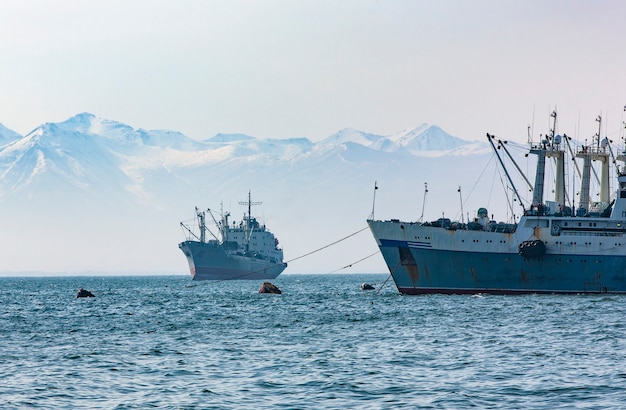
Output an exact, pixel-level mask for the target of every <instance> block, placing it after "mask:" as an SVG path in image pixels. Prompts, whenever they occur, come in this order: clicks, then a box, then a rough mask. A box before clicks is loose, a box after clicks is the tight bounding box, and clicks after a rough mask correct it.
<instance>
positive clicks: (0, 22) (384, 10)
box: [0, 0, 626, 142]
mask: <svg viewBox="0 0 626 410" xmlns="http://www.w3.org/2000/svg"><path fill="white" fill-rule="evenodd" d="M624 21H626V5H625V4H624V3H623V2H622V1H603V0H598V1H579V0H567V1H555V0H552V1H550V0H547V1H546V0H540V1H536V0H527V1H507V0H494V1H490V0H472V1H465V0H460V1H457V0H437V1H420V0H412V1H401V0H380V1H378V0H341V1H326V0H311V1H307V0H302V1H293V0H286V1H276V0H267V1H238V0H229V1H204V0H177V1H175V2H174V1H171V0H132V1H128V0H106V1H102V0H91V1H88V2H86V1H82V0H63V1H51V0H3V1H2V2H0V38H2V41H0V58H1V59H2V60H1V61H2V64H0V95H1V97H0V123H2V124H4V125H5V126H6V127H8V128H10V129H12V130H14V131H17V132H19V133H21V134H26V133H28V132H29V131H31V130H32V129H34V128H36V127H37V126H38V125H40V124H42V123H45V122H59V121H63V120H65V119H67V118H69V117H71V116H73V115H75V114H78V113H81V112H91V113H93V114H95V115H97V116H100V117H104V118H108V119H112V120H116V121H120V122H123V123H126V124H128V125H131V126H133V127H136V128H145V129H170V130H176V131H180V132H183V133H184V134H186V135H187V136H189V137H192V138H196V139H205V138H209V137H211V136H213V135H215V134H217V133H245V134H248V135H252V136H255V137H258V138H291V137H307V138H309V139H311V140H313V141H319V140H322V139H324V138H326V137H328V136H330V135H332V134H334V133H335V132H337V131H339V130H340V129H343V128H346V127H351V128H356V129H359V130H362V131H366V132H370V133H376V134H381V135H388V134H393V133H396V132H398V131H400V130H403V129H408V128H413V127H416V126H418V125H419V124H421V123H424V122H426V123H430V124H436V125H438V126H440V127H442V128H443V129H444V130H445V131H447V132H448V133H450V134H452V135H454V136H456V137H459V138H463V139H466V140H483V139H484V136H485V133H487V132H489V133H491V134H495V135H497V136H498V137H500V138H504V139H510V140H515V141H519V142H525V141H526V140H527V135H528V128H529V127H530V129H531V130H532V136H533V137H534V138H535V139H536V138H538V135H539V134H541V133H546V132H547V131H548V130H549V127H550V126H549V124H550V117H549V115H550V113H551V112H552V110H554V109H556V110H557V112H558V128H557V132H558V133H566V134H568V135H570V136H573V137H575V138H577V139H579V140H584V139H588V138H591V136H592V135H593V134H595V133H596V132H597V131H598V122H596V118H597V117H598V115H601V116H602V118H603V122H602V134H603V135H604V134H606V135H609V136H610V137H611V138H614V139H615V138H619V137H620V136H621V134H622V133H621V130H622V129H623V125H622V121H623V120H624V118H623V116H624V106H625V105H626V76H625V75H624V74H626V53H624V52H623V49H624V43H625V42H626V24H624Z"/></svg>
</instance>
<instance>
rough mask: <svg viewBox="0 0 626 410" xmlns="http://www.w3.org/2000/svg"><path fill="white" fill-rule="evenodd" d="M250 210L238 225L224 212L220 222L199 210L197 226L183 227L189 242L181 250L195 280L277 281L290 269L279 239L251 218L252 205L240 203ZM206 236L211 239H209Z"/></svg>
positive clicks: (180, 246)
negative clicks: (210, 222) (210, 226)
mask: <svg viewBox="0 0 626 410" xmlns="http://www.w3.org/2000/svg"><path fill="white" fill-rule="evenodd" d="M240 204H241V205H247V206H248V213H247V214H244V216H243V220H242V221H241V222H239V223H238V224H237V223H235V222H233V223H232V224H231V223H230V222H229V220H228V218H229V216H230V213H228V212H226V213H225V212H223V211H222V212H221V217H220V220H219V221H217V219H216V218H215V217H214V216H213V213H212V212H211V210H210V209H209V210H207V211H199V210H198V208H196V226H188V225H186V224H185V223H183V222H181V223H180V225H181V227H182V228H183V229H184V231H185V233H186V240H185V241H184V242H181V243H180V244H179V245H178V247H179V248H180V250H181V251H182V252H183V253H184V254H185V257H186V258H187V262H188V263H189V271H190V273H191V278H192V280H234V279H274V278H276V277H277V276H278V275H280V274H281V272H282V271H283V270H285V268H286V267H287V264H286V263H284V262H283V250H282V248H280V247H279V243H278V239H276V237H275V236H274V234H273V233H272V232H270V231H269V230H268V229H267V228H266V227H265V225H261V224H260V223H259V222H258V221H257V219H256V218H254V217H252V216H251V211H252V205H259V204H260V202H252V198H251V194H250V193H248V201H247V202H240ZM207 212H208V213H209V215H210V216H211V217H212V219H213V221H214V222H215V225H216V226H217V230H218V234H217V235H216V234H213V232H212V231H211V230H209V229H208V227H207V225H206V215H207ZM207 234H209V235H210V236H211V237H212V238H211V239H207Z"/></svg>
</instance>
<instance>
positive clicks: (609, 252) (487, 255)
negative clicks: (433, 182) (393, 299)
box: [368, 113, 626, 294]
mask: <svg viewBox="0 0 626 410" xmlns="http://www.w3.org/2000/svg"><path fill="white" fill-rule="evenodd" d="M552 116H553V117H554V121H555V126H556V113H552ZM598 121H599V122H600V117H598ZM554 128H555V127H553V128H552V130H551V132H550V133H549V134H548V135H547V136H546V138H545V139H544V140H543V141H541V143H539V144H532V143H531V145H530V153H531V154H534V155H536V156H537V165H536V172H535V183H534V186H532V188H533V190H532V192H533V198H532V203H530V204H526V205H524V201H522V198H521V197H520V195H519V194H518V192H517V190H516V189H515V185H514V181H513V179H512V178H511V174H509V172H508V170H507V169H506V166H505V164H504V161H503V155H504V154H502V156H501V155H500V154H499V153H498V151H499V150H498V149H497V148H496V145H495V143H494V141H496V142H498V144H499V147H498V148H503V149H502V150H501V151H504V153H506V154H507V155H508V157H509V158H511V159H512V157H511V156H510V154H509V152H508V150H507V149H506V146H505V145H504V144H503V143H502V142H501V141H497V140H496V139H495V137H494V136H492V135H489V134H487V138H488V140H489V142H490V144H491V147H492V148H493V151H494V153H495V155H496V156H497V158H498V162H499V164H500V166H501V167H502V168H503V169H504V171H505V173H506V176H507V179H508V181H509V183H510V185H511V187H512V190H513V192H514V194H515V200H516V202H518V203H519V204H521V206H522V210H523V215H522V216H521V217H520V218H519V221H515V220H513V221H510V223H496V222H495V221H493V220H491V219H490V218H489V213H488V211H487V210H486V209H485V208H481V209H479V210H478V213H477V216H476V218H474V219H473V220H472V221H469V222H468V223H462V222H453V221H451V220H449V219H447V218H440V219H438V220H436V221H433V222H421V221H417V222H402V221H400V220H397V219H395V220H394V219H392V220H386V221H381V220H373V219H370V220H368V224H369V227H370V230H371V232H372V234H373V236H374V238H375V240H376V242H377V244H378V247H379V249H380V252H381V253H382V256H383V257H384V259H385V262H386V264H387V267H388V269H389V271H390V273H391V275H392V277H393V279H394V281H395V283H396V286H397V287H398V290H399V291H400V292H401V293H404V294H423V293H500V294H517V293H626V170H625V169H624V168H623V167H622V169H620V168H619V166H617V164H618V161H620V160H621V161H624V159H626V157H625V156H624V155H623V153H622V155H619V156H618V157H617V158H615V157H614V156H613V152H612V149H611V147H610V144H609V141H608V140H607V139H606V138H604V139H602V140H601V139H600V130H599V131H598V134H597V135H596V137H595V138H594V141H593V142H592V144H590V145H581V146H580V147H579V148H577V149H572V147H571V145H570V142H569V138H568V137H566V136H563V137H561V136H559V135H554V134H555V133H554ZM566 147H567V152H568V153H569V155H568V157H569V156H570V155H571V156H572V157H573V159H576V160H579V161H580V160H582V172H580V173H579V174H580V187H579V188H580V190H579V192H577V193H576V195H568V192H567V190H566V184H565V171H564V170H565V161H566V160H565V158H566ZM547 160H548V161H554V163H555V165H556V171H555V176H556V177H555V182H554V200H550V201H544V198H543V195H544V178H545V177H544V174H545V167H546V161H547ZM592 161H595V162H596V163H599V165H600V176H599V178H597V179H598V180H599V190H600V197H599V201H597V202H592V201H590V195H589V191H590V184H591V180H592V173H593V174H594V175H595V176H596V177H597V173H596V172H595V169H594V168H593V167H592ZM573 163H574V165H575V167H576V169H577V170H579V168H578V163H577V162H576V161H573ZM612 163H615V164H616V176H617V184H618V186H617V190H616V193H615V197H614V198H612V199H611V198H610V196H611V195H610V188H609V174H610V164H612ZM516 168H517V169H518V170H519V167H516ZM526 180H527V181H528V179H526ZM529 186H530V183H529ZM577 195H578V198H579V204H578V206H577V207H575V206H574V204H573V202H574V201H573V198H575V197H576V196H577Z"/></svg>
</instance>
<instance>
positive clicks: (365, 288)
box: [361, 283, 374, 290]
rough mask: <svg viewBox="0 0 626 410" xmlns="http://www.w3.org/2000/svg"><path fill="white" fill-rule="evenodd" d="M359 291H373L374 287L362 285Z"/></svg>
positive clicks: (366, 284)
mask: <svg viewBox="0 0 626 410" xmlns="http://www.w3.org/2000/svg"><path fill="white" fill-rule="evenodd" d="M361 290H374V286H372V285H370V284H369V283H362V284H361Z"/></svg>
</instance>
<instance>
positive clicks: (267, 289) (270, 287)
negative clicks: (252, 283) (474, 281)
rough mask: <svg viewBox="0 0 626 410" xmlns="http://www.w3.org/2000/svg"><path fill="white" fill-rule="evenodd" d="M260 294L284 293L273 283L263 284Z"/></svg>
mask: <svg viewBox="0 0 626 410" xmlns="http://www.w3.org/2000/svg"><path fill="white" fill-rule="evenodd" d="M259 293H274V294H277V295H280V294H281V293H283V292H282V291H281V290H280V289H278V286H276V285H274V284H273V283H270V282H263V284H262V285H261V287H260V288H259Z"/></svg>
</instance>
